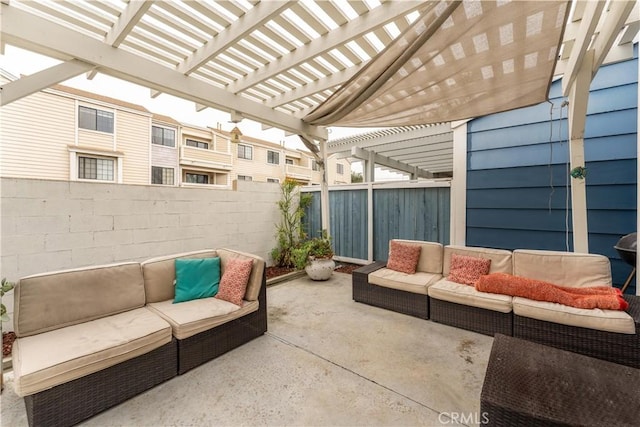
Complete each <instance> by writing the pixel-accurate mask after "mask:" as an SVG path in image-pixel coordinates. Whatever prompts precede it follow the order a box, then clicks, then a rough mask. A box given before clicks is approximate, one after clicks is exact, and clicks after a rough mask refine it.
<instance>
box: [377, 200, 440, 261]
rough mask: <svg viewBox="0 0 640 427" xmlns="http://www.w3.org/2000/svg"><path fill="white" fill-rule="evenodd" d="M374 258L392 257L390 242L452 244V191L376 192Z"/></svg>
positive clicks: (384, 258)
mask: <svg viewBox="0 0 640 427" xmlns="http://www.w3.org/2000/svg"><path fill="white" fill-rule="evenodd" d="M373 209H374V210H373V221H374V222H373V235H374V236H375V238H374V241H373V258H374V259H375V260H386V259H387V258H388V257H389V240H391V239H411V240H424V241H430V242H440V243H442V244H445V245H446V244H448V243H449V223H450V221H449V218H450V217H449V212H450V191H449V188H402V189H378V190H374V192H373Z"/></svg>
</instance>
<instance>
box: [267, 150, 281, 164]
mask: <svg viewBox="0 0 640 427" xmlns="http://www.w3.org/2000/svg"><path fill="white" fill-rule="evenodd" d="M267 163H271V164H272V165H279V164H280V153H278V152H277V151H271V150H267Z"/></svg>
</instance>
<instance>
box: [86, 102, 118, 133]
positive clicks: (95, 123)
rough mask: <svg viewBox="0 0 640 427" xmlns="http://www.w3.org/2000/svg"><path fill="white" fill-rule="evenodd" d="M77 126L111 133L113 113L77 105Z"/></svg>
mask: <svg viewBox="0 0 640 427" xmlns="http://www.w3.org/2000/svg"><path fill="white" fill-rule="evenodd" d="M78 127H80V128H82V129H89V130H97V131H99V132H108V133H113V113H112V112H111V111H104V110H97V109H95V108H89V107H82V106H80V107H78Z"/></svg>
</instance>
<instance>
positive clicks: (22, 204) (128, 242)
mask: <svg viewBox="0 0 640 427" xmlns="http://www.w3.org/2000/svg"><path fill="white" fill-rule="evenodd" d="M0 180H1V181H0V197H1V198H0V211H1V217H0V222H1V224H0V256H1V258H0V277H6V278H7V279H8V280H11V281H17V280H18V279H19V278H20V277H23V276H26V275H30V274H36V273H42V272H47V271H54V270H61V269H67V268H76V267H83V266H88V265H98V264H108V263H114V262H121V261H143V260H145V259H148V258H151V257H154V256H160V255H168V254H172V253H176V252H186V251H192V250H199V249H206V248H220V247H228V248H232V249H237V250H241V251H246V252H250V253H253V254H256V255H259V256H261V257H263V258H265V260H267V262H269V252H270V251H271V249H272V248H273V247H274V246H275V244H276V240H275V232H276V230H275V224H276V223H278V222H279V220H280V214H279V211H278V207H277V202H278V200H279V199H280V187H279V186H278V185H277V184H273V183H260V182H249V181H240V182H238V183H237V185H236V186H235V188H234V190H224V189H205V188H203V189H201V188H175V187H159V186H147V185H121V184H120V185H118V184H104V183H87V182H68V181H50V180H35V179H17V178H0ZM3 302H4V304H5V305H6V306H7V308H8V311H9V312H12V311H13V307H12V305H13V304H12V302H13V295H11V294H7V295H6V296H5V298H4V299H3ZM4 329H5V330H10V329H11V325H7V324H5V325H4Z"/></svg>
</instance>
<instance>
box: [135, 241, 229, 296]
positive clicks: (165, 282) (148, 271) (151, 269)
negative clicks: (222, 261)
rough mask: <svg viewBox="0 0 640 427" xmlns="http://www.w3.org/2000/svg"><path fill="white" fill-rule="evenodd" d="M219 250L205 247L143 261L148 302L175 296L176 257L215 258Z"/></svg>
mask: <svg viewBox="0 0 640 427" xmlns="http://www.w3.org/2000/svg"><path fill="white" fill-rule="evenodd" d="M217 256H218V253H217V251H215V250H213V249H205V250H202V251H194V252H184V253H180V254H173V255H166V256H162V257H158V258H152V259H149V260H146V261H144V262H143V263H142V274H143V275H144V289H145V293H146V295H147V303H152V302H161V301H166V300H168V299H173V298H174V297H175V286H174V284H173V281H174V280H176V259H178V258H213V257H217Z"/></svg>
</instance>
